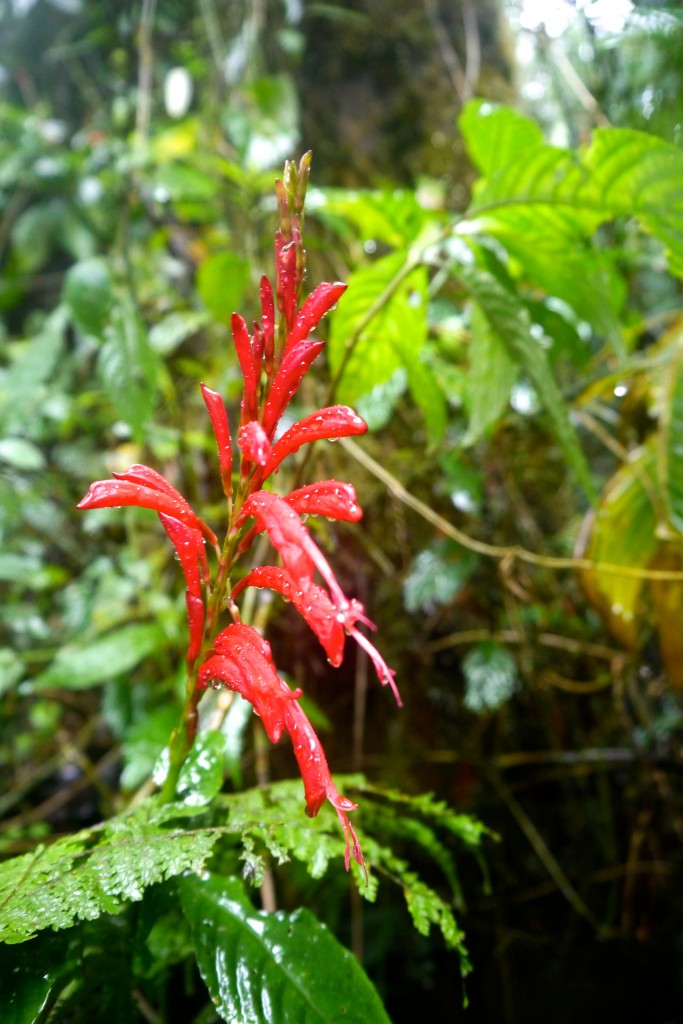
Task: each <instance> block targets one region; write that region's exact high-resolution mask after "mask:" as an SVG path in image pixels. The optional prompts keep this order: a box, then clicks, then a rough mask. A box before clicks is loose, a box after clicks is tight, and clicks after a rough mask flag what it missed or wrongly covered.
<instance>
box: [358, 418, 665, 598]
mask: <svg viewBox="0 0 683 1024" xmlns="http://www.w3.org/2000/svg"><path fill="white" fill-rule="evenodd" d="M339 443H340V444H341V445H342V446H343V447H344V448H345V449H346V451H348V453H349V455H351V456H352V457H353V458H354V459H356V461H357V462H359V463H360V465H361V466H364V467H365V468H366V469H367V470H368V471H369V472H370V473H372V474H373V476H375V477H377V479H378V480H381V481H382V483H383V484H384V485H385V486H386V488H387V490H388V491H389V492H390V493H391V494H392V495H393V496H394V497H395V498H397V499H398V500H399V501H402V502H403V504H404V505H407V506H408V507H409V508H412V509H413V511H415V512H417V513H418V514H419V515H421V516H422V518H423V519H426V520H427V522H429V523H431V524H432V525H433V526H435V527H436V528H437V529H438V530H439V531H440V532H441V533H443V534H444V535H445V536H446V537H450V538H451V539H452V540H454V541H457V543H458V544H461V545H462V547H464V548H467V550H468V551H474V552H476V553H477V554H480V555H486V556H487V557H489V558H498V559H501V560H502V559H507V560H508V561H509V562H510V563H514V562H515V561H520V562H526V563H528V564H529V565H537V566H540V567H542V568H545V569H563V570H572V571H574V572H577V571H580V572H598V573H604V574H605V575H609V576H623V577H625V578H627V579H639V580H677V581H681V580H683V571H681V570H680V569H678V570H677V569H641V568H639V567H637V566H633V565H615V564H613V563H611V562H592V561H591V560H590V559H589V558H570V557H562V556H555V555H539V554H537V553H536V552H535V551H528V550H527V549H526V548H523V547H520V546H519V545H518V544H512V545H510V547H502V546H499V545H497V544H487V543H486V542H485V541H483V540H475V539H474V538H473V537H469V536H468V535H467V534H466V533H463V532H462V530H459V529H458V528H457V526H454V525H453V524H452V523H451V522H449V521H448V519H445V518H444V517H443V516H441V515H439V513H438V512H435V511H434V509H432V508H430V507H429V505H426V504H425V503H424V502H423V501H420V499H419V498H416V497H415V496H414V495H413V494H411V493H410V491H407V490H406V488H405V487H404V486H403V484H401V483H400V482H399V480H397V478H396V477H395V476H394V475H393V474H392V473H390V472H389V471H388V470H387V469H385V468H384V466H381V465H380V464H379V463H378V462H376V461H375V459H373V458H372V456H370V455H368V454H367V452H365V451H363V449H362V448H360V447H359V445H357V444H356V443H355V441H351V440H350V439H349V438H341V439H340V442H339Z"/></svg>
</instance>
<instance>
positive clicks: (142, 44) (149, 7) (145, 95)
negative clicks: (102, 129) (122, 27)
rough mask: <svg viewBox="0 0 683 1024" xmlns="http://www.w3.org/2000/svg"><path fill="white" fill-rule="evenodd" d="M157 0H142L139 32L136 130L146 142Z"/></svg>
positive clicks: (150, 108) (150, 104) (150, 98)
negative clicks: (153, 29) (153, 30)
mask: <svg viewBox="0 0 683 1024" xmlns="http://www.w3.org/2000/svg"><path fill="white" fill-rule="evenodd" d="M156 5H157V0H142V14H141V16H140V28H139V34H138V59H139V62H140V66H139V68H138V109H137V114H136V117H135V132H136V134H137V137H138V139H139V141H141V142H144V141H146V140H147V137H148V135H149V122H150V115H151V110H152V70H153V66H154V50H153V48H152V25H153V24H154V12H155V10H156Z"/></svg>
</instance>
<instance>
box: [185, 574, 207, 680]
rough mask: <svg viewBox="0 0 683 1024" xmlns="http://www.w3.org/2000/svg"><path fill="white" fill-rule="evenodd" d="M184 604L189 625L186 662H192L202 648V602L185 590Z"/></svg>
mask: <svg viewBox="0 0 683 1024" xmlns="http://www.w3.org/2000/svg"><path fill="white" fill-rule="evenodd" d="M185 604H186V606H187V621H188V624H189V627H190V644H189V646H188V648H187V663H188V665H192V664H194V662H195V661H196V660H197V657H198V655H199V652H200V651H201V649H202V640H203V638H204V615H205V612H204V602H203V601H202V599H201V597H195V595H194V594H191V593H190V591H189V590H186V591H185Z"/></svg>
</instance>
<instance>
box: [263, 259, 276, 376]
mask: <svg viewBox="0 0 683 1024" xmlns="http://www.w3.org/2000/svg"><path fill="white" fill-rule="evenodd" d="M261 328H262V329H263V339H264V347H263V354H264V360H265V369H266V376H267V377H268V378H269V379H270V376H271V374H272V372H273V359H274V355H275V302H274V300H273V288H272V285H271V283H270V281H269V280H268V278H267V277H266V276H265V274H264V275H263V277H262V278H261Z"/></svg>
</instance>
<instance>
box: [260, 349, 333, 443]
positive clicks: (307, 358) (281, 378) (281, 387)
mask: <svg viewBox="0 0 683 1024" xmlns="http://www.w3.org/2000/svg"><path fill="white" fill-rule="evenodd" d="M324 346H325V343H324V342H322V341H300V342H299V344H298V345H295V346H294V347H293V348H291V349H289V351H288V352H287V355H286V356H284V358H283V360H282V362H281V363H280V367H279V369H278V371H277V373H276V375H275V379H274V381H273V383H272V385H271V388H270V392H269V394H268V400H267V402H266V408H265V410H264V413H263V429H264V430H265V432H266V434H267V435H268V437H270V438H272V436H273V434H274V433H275V428H276V426H277V424H278V422H279V420H280V417H281V416H282V414H283V412H284V411H285V409H286V408H287V405H288V404H289V402H290V400H291V399H292V398H293V397H294V395H295V394H296V392H297V391H298V389H299V385H300V384H301V381H302V380H303V378H304V375H305V374H306V373H307V372H308V370H309V369H310V367H311V363H312V362H313V360H314V359H315V358H316V356H318V355H319V354H320V353H321V352H322V350H323V348H324Z"/></svg>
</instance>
